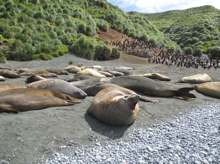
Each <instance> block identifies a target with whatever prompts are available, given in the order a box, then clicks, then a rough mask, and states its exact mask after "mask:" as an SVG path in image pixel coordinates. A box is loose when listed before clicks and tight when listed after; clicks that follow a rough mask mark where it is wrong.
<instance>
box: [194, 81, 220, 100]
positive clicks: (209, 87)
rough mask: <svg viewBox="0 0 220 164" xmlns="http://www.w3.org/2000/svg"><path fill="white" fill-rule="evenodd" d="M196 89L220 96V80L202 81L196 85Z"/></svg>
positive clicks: (206, 93)
mask: <svg viewBox="0 0 220 164" xmlns="http://www.w3.org/2000/svg"><path fill="white" fill-rule="evenodd" d="M196 90H197V91H199V92H201V93H203V94H205V95H208V96H211V97H216V98H220V82H207V83H202V84H199V85H197V86H196Z"/></svg>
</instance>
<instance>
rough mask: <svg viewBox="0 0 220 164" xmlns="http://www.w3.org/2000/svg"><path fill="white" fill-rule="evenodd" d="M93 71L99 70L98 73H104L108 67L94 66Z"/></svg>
mask: <svg viewBox="0 0 220 164" xmlns="http://www.w3.org/2000/svg"><path fill="white" fill-rule="evenodd" d="M92 69H97V70H98V71H102V70H104V69H107V68H106V67H103V66H100V65H94V66H92Z"/></svg>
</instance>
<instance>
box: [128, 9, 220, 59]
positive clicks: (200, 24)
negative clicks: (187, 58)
mask: <svg viewBox="0 0 220 164" xmlns="http://www.w3.org/2000/svg"><path fill="white" fill-rule="evenodd" d="M129 14H130V15H140V16H144V17H145V18H147V19H148V20H150V21H151V22H152V23H153V24H154V25H155V27H157V28H158V29H159V30H160V31H161V32H163V33H164V35H165V36H167V37H169V38H170V39H171V40H172V41H174V42H176V43H177V44H178V45H180V46H181V48H183V49H185V50H186V52H188V53H190V54H194V55H201V53H206V54H210V55H211V57H214V58H215V57H219V56H220V47H219V45H220V38H219V37H220V33H219V30H220V10H218V9H216V8H214V7H213V6H202V7H196V8H190V9H186V10H173V11H167V12H162V13H155V14H143V13H137V12H130V13H129Z"/></svg>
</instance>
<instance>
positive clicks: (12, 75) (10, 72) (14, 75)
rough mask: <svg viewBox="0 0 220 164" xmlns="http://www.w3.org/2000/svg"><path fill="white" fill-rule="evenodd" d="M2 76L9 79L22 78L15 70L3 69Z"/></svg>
mask: <svg viewBox="0 0 220 164" xmlns="http://www.w3.org/2000/svg"><path fill="white" fill-rule="evenodd" d="M0 76H3V77H8V78H18V77H21V76H20V75H19V74H17V73H16V72H15V71H14V70H8V69H3V70H2V71H0Z"/></svg>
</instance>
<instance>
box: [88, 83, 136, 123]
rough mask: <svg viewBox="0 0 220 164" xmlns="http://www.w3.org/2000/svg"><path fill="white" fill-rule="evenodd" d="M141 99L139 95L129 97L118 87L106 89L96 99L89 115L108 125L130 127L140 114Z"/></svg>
mask: <svg viewBox="0 0 220 164" xmlns="http://www.w3.org/2000/svg"><path fill="white" fill-rule="evenodd" d="M139 99H140V96H139V95H137V94H130V95H129V94H127V93H124V92H123V91H122V90H120V89H119V88H118V87H109V88H105V89H103V90H101V91H100V92H99V93H98V94H97V95H96V96H95V97H94V99H93V101H92V104H91V106H90V107H89V108H88V109H87V113H88V114H90V115H92V116H94V117H95V118H97V119H98V120H100V121H102V122H104V123H106V124H108V125H117V126H122V125H130V124H132V123H133V122H134V121H135V119H136V118H137V116H138V114H139V106H138V104H137V102H138V101H139Z"/></svg>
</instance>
